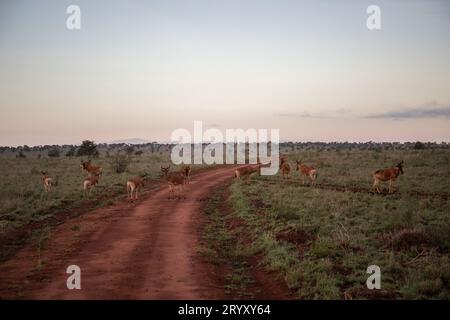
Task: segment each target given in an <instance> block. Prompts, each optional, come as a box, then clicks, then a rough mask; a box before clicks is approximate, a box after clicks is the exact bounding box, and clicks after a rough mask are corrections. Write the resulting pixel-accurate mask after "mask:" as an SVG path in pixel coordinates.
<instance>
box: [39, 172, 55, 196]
mask: <svg viewBox="0 0 450 320" xmlns="http://www.w3.org/2000/svg"><path fill="white" fill-rule="evenodd" d="M41 173H42V183H43V185H44V191H45V192H51V191H52V187H53V179H52V178H50V177H49V176H48V175H47V171H41Z"/></svg>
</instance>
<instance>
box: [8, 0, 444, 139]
mask: <svg viewBox="0 0 450 320" xmlns="http://www.w3.org/2000/svg"><path fill="white" fill-rule="evenodd" d="M70 4H77V5H79V6H80V8H81V13H82V17H81V24H82V25H81V26H82V29H81V30H79V31H69V30H67V29H66V18H67V14H66V8H67V6H68V5H70ZM370 4H377V5H379V6H380V7H381V15H382V30H380V31H369V30H368V29H367V28H366V18H367V14H366V8H367V6H368V5H370ZM449 39H450V2H448V1H445V0H442V1H438V0H429V1H425V0H423V1H422V0H403V1H398V0H397V1H396V0H390V1H331V0H328V1H324V0H323V1H320V0H318V1H317V0H316V1H283V0H281V1H275V0H273V1H263V0H246V1H242V0H241V1H230V0H227V1H206V0H204V1H200V0H190V1H189V0H179V1H170V0H164V1H99V0H96V1H40V0H36V1H31V0H29V1H21V0H6V1H5V0H2V1H1V2H0V112H1V113H0V114H1V118H2V122H1V127H0V145H21V144H28V145H36V144H47V143H79V142H80V141H81V140H82V139H95V140H96V141H99V142H102V141H111V140H116V139H122V138H131V137H140V138H144V139H148V140H168V139H169V137H170V133H171V132H172V131H173V130H174V129H176V128H180V127H184V128H188V129H191V128H192V125H193V121H194V120H203V121H204V123H205V125H206V126H214V127H218V128H221V129H223V130H224V129H225V128H237V127H240V128H279V129H280V135H281V138H282V139H283V140H299V141H305V140H322V141H331V140H348V141H366V140H374V141H406V140H426V141H428V140H431V141H450V41H449Z"/></svg>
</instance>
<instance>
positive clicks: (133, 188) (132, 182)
mask: <svg viewBox="0 0 450 320" xmlns="http://www.w3.org/2000/svg"><path fill="white" fill-rule="evenodd" d="M144 185H145V179H144V178H143V177H134V178H131V179H129V180H128V181H127V194H128V200H130V201H131V200H133V193H134V194H135V199H136V200H137V198H138V190H139V189H141V188H142V187H144Z"/></svg>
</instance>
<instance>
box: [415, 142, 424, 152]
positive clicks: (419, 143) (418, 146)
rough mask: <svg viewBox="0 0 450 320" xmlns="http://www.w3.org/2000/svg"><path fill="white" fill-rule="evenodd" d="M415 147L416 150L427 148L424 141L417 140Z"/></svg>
mask: <svg viewBox="0 0 450 320" xmlns="http://www.w3.org/2000/svg"><path fill="white" fill-rule="evenodd" d="M414 149H415V150H422V149H425V145H424V144H423V143H422V142H420V141H417V142H416V143H415V144H414Z"/></svg>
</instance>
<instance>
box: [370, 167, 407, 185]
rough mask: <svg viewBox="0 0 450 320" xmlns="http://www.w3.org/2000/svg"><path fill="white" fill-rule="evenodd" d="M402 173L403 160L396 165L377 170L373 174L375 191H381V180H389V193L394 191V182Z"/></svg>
mask: <svg viewBox="0 0 450 320" xmlns="http://www.w3.org/2000/svg"><path fill="white" fill-rule="evenodd" d="M400 174H403V161H402V162H399V163H398V164H397V165H396V166H395V167H392V168H389V169H384V170H377V171H375V172H374V173H373V174H372V177H373V187H372V188H373V191H374V192H377V193H381V190H380V182H381V181H389V193H393V191H394V182H395V180H396V179H397V177H398V176H399V175H400Z"/></svg>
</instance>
